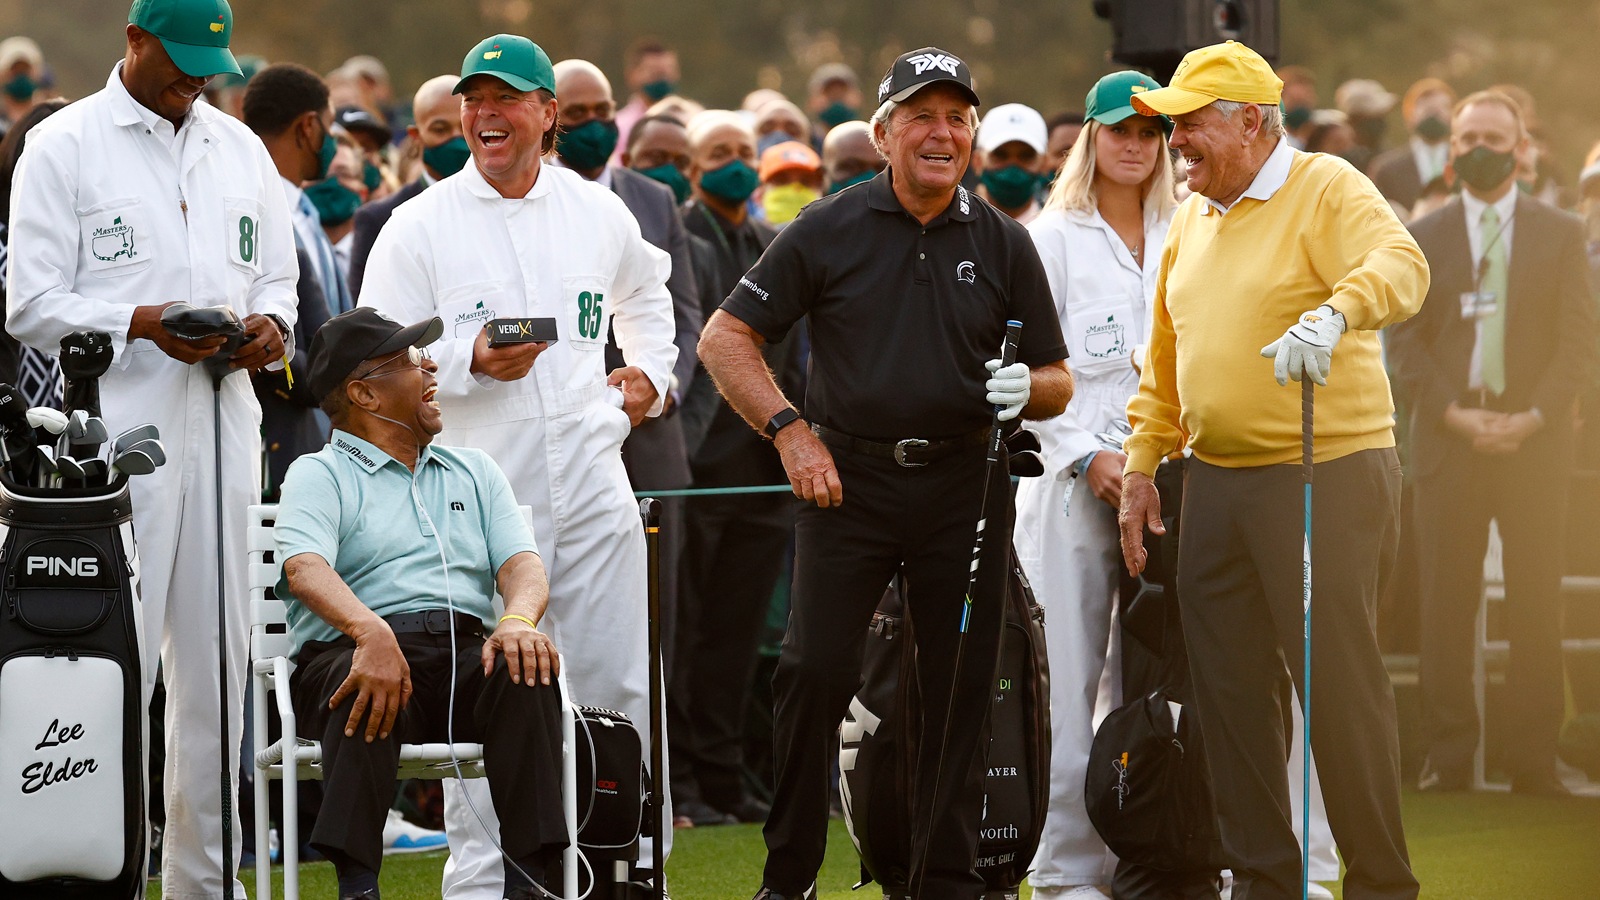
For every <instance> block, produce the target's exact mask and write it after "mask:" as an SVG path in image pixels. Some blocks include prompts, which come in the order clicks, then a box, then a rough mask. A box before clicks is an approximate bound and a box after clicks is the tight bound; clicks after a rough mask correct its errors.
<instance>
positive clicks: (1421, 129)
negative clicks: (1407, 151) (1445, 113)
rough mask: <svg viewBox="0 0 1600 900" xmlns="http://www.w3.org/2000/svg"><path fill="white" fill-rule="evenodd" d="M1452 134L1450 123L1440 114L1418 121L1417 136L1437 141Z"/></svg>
mask: <svg viewBox="0 0 1600 900" xmlns="http://www.w3.org/2000/svg"><path fill="white" fill-rule="evenodd" d="M1449 136H1450V123H1449V122H1446V121H1445V120H1443V119H1441V118H1439V117H1438V116H1429V117H1427V118H1426V119H1423V120H1422V121H1421V122H1418V123H1417V137H1419V138H1422V139H1423V140H1425V141H1427V142H1428V143H1430V144H1432V143H1436V142H1438V141H1442V140H1444V139H1445V138H1447V137H1449Z"/></svg>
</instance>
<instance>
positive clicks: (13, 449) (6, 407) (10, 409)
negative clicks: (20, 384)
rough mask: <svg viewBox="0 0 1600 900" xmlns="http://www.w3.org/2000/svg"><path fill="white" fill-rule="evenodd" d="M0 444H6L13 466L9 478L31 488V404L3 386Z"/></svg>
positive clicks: (10, 467)
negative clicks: (1, 435) (29, 484)
mask: <svg viewBox="0 0 1600 900" xmlns="http://www.w3.org/2000/svg"><path fill="white" fill-rule="evenodd" d="M0 434H3V437H0V440H4V441H5V445H6V456H7V457H8V458H10V460H11V464H10V465H9V466H7V467H6V468H7V472H6V474H7V475H8V476H9V477H10V478H11V480H12V481H14V482H16V483H18V484H27V483H28V481H29V480H30V479H31V478H32V474H31V472H30V471H29V470H30V469H31V468H32V462H33V439H34V433H33V428H32V427H30V426H29V425H28V402H27V401H26V400H24V399H23V398H22V394H20V393H18V392H17V389H16V388H14V387H12V386H11V385H9V384H5V383H4V382H0Z"/></svg>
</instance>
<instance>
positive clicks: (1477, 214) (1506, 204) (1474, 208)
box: [1461, 185, 1518, 229]
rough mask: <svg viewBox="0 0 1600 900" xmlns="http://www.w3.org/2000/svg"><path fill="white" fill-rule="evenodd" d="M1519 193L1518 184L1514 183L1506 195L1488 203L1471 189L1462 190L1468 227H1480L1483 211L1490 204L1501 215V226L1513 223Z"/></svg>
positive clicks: (1462, 201) (1462, 200)
mask: <svg viewBox="0 0 1600 900" xmlns="http://www.w3.org/2000/svg"><path fill="white" fill-rule="evenodd" d="M1517 193H1518V190H1517V187H1516V185H1512V187H1511V190H1509V191H1506V195H1505V196H1504V197H1501V198H1500V199H1499V200H1496V201H1495V202H1494V203H1493V204H1488V203H1485V202H1483V201H1482V200H1479V199H1478V198H1477V197H1476V196H1474V195H1473V193H1472V192H1471V191H1468V190H1463V191H1462V192H1461V205H1462V206H1463V207H1465V208H1466V211H1467V225H1468V227H1471V228H1477V227H1479V225H1480V224H1481V223H1482V222H1483V211H1484V210H1485V209H1486V208H1488V207H1489V206H1490V205H1493V206H1494V211H1495V212H1496V213H1498V214H1499V216H1500V226H1501V228H1502V229H1503V228H1505V227H1506V226H1508V225H1509V224H1510V223H1511V218H1512V216H1514V215H1516V211H1517Z"/></svg>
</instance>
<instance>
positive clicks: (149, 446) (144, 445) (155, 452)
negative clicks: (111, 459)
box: [112, 438, 167, 466]
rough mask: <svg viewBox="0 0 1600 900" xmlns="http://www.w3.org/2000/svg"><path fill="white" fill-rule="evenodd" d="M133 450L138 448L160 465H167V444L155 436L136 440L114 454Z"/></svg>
mask: <svg viewBox="0 0 1600 900" xmlns="http://www.w3.org/2000/svg"><path fill="white" fill-rule="evenodd" d="M131 450H137V451H139V452H140V453H143V454H144V455H146V456H148V457H150V458H151V459H152V460H155V464H156V465H158V466H162V465H166V462H167V448H166V445H164V444H162V443H161V442H160V441H158V440H156V439H154V438H151V439H149V440H143V441H136V442H134V443H132V444H129V445H128V446H126V447H123V448H121V449H119V450H118V451H117V452H116V453H114V454H112V455H113V456H116V455H120V454H123V453H127V452H129V451H131Z"/></svg>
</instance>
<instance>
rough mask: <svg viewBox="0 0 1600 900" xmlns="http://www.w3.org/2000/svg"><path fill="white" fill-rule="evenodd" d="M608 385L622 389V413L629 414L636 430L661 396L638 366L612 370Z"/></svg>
mask: <svg viewBox="0 0 1600 900" xmlns="http://www.w3.org/2000/svg"><path fill="white" fill-rule="evenodd" d="M606 384H608V385H611V386H612V387H619V386H620V387H621V388H622V411H623V412H625V413H627V414H628V421H629V422H631V423H633V427H635V428H638V427H639V423H640V422H643V421H644V419H645V416H647V415H649V414H650V407H652V406H655V405H656V397H658V396H660V395H659V394H657V393H656V386H655V385H654V384H652V383H651V382H650V379H649V378H647V377H645V374H644V370H643V369H641V368H639V367H638V366H623V367H622V368H620V369H613V370H611V374H610V375H607V376H606Z"/></svg>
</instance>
